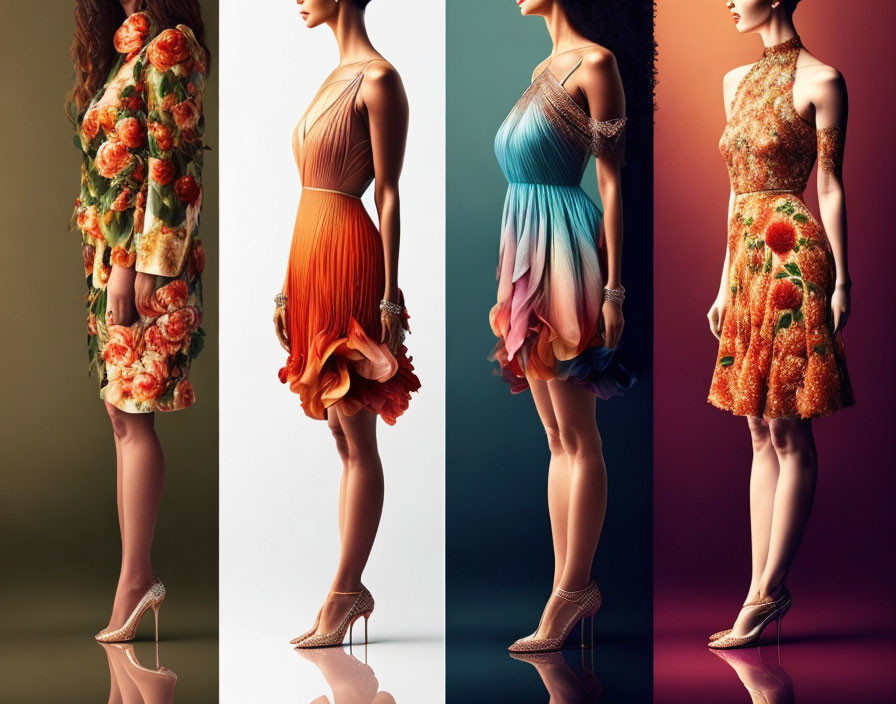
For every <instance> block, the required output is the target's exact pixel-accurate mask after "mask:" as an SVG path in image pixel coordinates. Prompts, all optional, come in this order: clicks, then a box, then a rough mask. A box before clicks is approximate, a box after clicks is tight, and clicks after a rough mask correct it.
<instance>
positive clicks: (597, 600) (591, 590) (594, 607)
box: [508, 581, 602, 653]
mask: <svg viewBox="0 0 896 704" xmlns="http://www.w3.org/2000/svg"><path fill="white" fill-rule="evenodd" d="M554 596H556V597H559V598H560V599H565V600H566V601H570V602H572V603H574V604H576V605H577V606H578V609H577V610H576V613H575V614H574V615H573V617H572V618H571V619H570V620H569V622H568V623H567V624H566V626H565V627H564V628H563V631H562V633H561V634H560V635H559V636H557V637H556V638H533V636H534V635H535V633H537V632H538V629H536V630H535V633H533V634H532V635H530V636H526V637H525V638H520V639H519V640H518V641H516V642H515V643H514V644H513V645H511V646H510V647H509V648H508V650H509V651H510V652H511V653H544V652H549V651H552V650H561V649H562V648H563V644H564V643H565V642H566V639H567V638H568V637H569V634H570V633H571V632H572V629H573V628H575V626H576V624H580V626H581V628H580V630H581V634H582V647H583V648H584V647H585V622H586V621H587V619H589V618H590V619H591V647H593V646H594V617H595V616H596V615H597V611H598V609H600V605H601V602H602V599H601V595H600V590H599V589H598V588H597V585H596V584H595V583H594V582H593V581H592V582H591V583H590V584H589V585H588V586H587V587H585V588H584V589H580V590H579V591H576V592H568V591H566V590H565V589H560V588H559V587H558V588H557V591H555V592H554ZM539 625H540V624H539Z"/></svg>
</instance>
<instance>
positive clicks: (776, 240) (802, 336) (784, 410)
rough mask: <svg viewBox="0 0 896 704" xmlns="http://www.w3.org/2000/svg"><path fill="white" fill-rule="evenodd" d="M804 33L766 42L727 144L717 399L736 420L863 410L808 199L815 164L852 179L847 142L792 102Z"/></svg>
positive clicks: (823, 241) (824, 245)
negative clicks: (728, 193)
mask: <svg viewBox="0 0 896 704" xmlns="http://www.w3.org/2000/svg"><path fill="white" fill-rule="evenodd" d="M801 49H802V43H801V42H800V38H799V37H798V36H797V37H793V38H792V39H790V40H788V41H786V42H783V43H781V44H778V45H776V46H772V47H767V48H766V49H765V51H764V53H763V55H762V58H761V59H760V60H759V61H758V62H757V63H756V64H755V65H754V66H753V67H752V68H751V69H750V71H749V72H748V73H747V75H746V76H745V77H744V79H743V81H742V82H741V84H740V86H739V87H738V89H737V93H736V94H735V97H734V102H733V104H732V110H731V119H730V120H729V121H728V124H727V126H726V128H725V132H724V134H723V135H722V140H721V143H720V149H721V152H722V155H723V156H724V157H725V160H726V162H727V164H728V171H729V175H730V178H731V186H732V188H733V190H734V193H735V200H734V208H733V211H732V215H731V221H730V223H729V226H728V247H729V282H728V283H729V286H730V287H731V298H730V303H729V304H728V306H727V308H726V310H725V313H724V320H723V323H722V335H721V342H720V344H719V354H718V357H717V359H716V367H715V373H714V375H713V379H712V387H711V389H710V393H709V402H710V403H712V404H713V405H715V406H717V407H719V408H721V409H723V410H727V411H731V412H732V413H735V414H736V415H745V416H757V417H765V418H804V419H805V418H814V417H818V416H824V415H827V414H830V413H833V412H834V411H836V410H838V409H840V408H843V407H845V406H850V405H852V404H853V402H854V401H853V394H852V387H851V386H850V382H849V375H848V374H847V370H846V362H845V357H844V350H843V342H842V339H841V337H840V335H839V334H836V335H835V334H834V331H833V324H832V318H831V313H830V298H831V294H832V293H833V290H834V282H835V278H836V270H835V265H834V260H833V256H832V254H831V247H830V243H829V242H828V239H827V236H826V235H825V232H824V229H823V227H822V225H821V224H820V223H819V222H818V220H816V218H815V217H814V216H813V215H812V213H811V212H809V210H808V208H807V207H806V204H805V203H804V202H803V198H802V194H803V192H804V191H805V190H806V185H807V183H808V180H809V176H810V174H811V172H812V167H813V166H814V164H815V161H816V158H817V159H818V163H819V169H821V170H825V171H828V172H833V173H837V174H839V173H841V171H842V166H843V143H844V135H843V134H842V131H841V130H840V129H839V128H829V129H820V130H816V128H815V127H814V126H813V125H811V124H809V123H808V122H806V121H805V120H804V119H803V118H801V117H800V115H799V114H798V113H797V111H796V107H795V106H794V103H793V84H794V76H795V71H796V65H797V59H798V58H799V55H800V50H801Z"/></svg>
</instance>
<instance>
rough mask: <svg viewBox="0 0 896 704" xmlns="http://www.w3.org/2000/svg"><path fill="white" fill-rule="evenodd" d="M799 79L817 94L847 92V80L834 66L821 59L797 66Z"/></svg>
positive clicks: (841, 93)
mask: <svg viewBox="0 0 896 704" xmlns="http://www.w3.org/2000/svg"><path fill="white" fill-rule="evenodd" d="M797 80H798V81H800V82H801V83H803V84H805V85H806V87H807V88H808V89H809V90H810V91H811V92H812V93H813V94H815V95H819V96H825V95H828V96H831V97H837V96H840V95H845V94H846V80H845V79H844V78H843V74H842V73H840V71H838V70H837V69H835V68H834V67H833V66H828V65H827V64H823V63H821V62H820V61H814V62H812V63H808V62H807V64H806V65H805V66H797Z"/></svg>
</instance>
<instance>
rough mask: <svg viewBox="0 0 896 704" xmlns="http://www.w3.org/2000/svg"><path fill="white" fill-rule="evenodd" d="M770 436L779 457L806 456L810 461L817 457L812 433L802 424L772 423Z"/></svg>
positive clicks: (789, 422) (788, 422)
mask: <svg viewBox="0 0 896 704" xmlns="http://www.w3.org/2000/svg"><path fill="white" fill-rule="evenodd" d="M769 434H770V436H771V442H772V446H773V447H774V448H775V452H776V453H777V454H778V455H779V456H782V457H783V456H786V455H804V456H806V457H807V458H808V459H812V458H814V456H815V443H814V442H813V440H812V433H811V431H809V430H808V429H807V427H805V426H804V425H803V424H802V423H795V422H791V421H771V422H770V423H769Z"/></svg>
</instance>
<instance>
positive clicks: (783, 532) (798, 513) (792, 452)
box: [759, 420, 818, 596]
mask: <svg viewBox="0 0 896 704" xmlns="http://www.w3.org/2000/svg"><path fill="white" fill-rule="evenodd" d="M769 426H770V428H771V435H772V444H773V445H774V447H775V452H776V453H777V455H778V462H779V464H780V465H781V476H780V478H779V479H778V489H777V491H776V492H775V512H774V515H773V517H772V534H771V541H770V543H769V551H768V562H767V563H766V566H765V571H764V572H763V573H762V581H761V582H760V584H759V591H760V593H762V594H763V595H771V596H774V595H776V594H777V593H778V592H780V590H781V586H782V584H783V582H784V577H785V576H786V575H787V571H788V570H789V569H790V566H791V565H792V564H793V560H794V558H795V557H796V551H797V549H798V548H799V545H800V541H801V540H802V538H803V533H804V532H805V530H806V524H807V523H808V522H809V514H810V513H811V512H812V503H813V501H814V500H815V485H816V481H817V479H818V452H817V451H816V449H815V438H814V437H813V436H812V422H811V421H809V420H804V421H797V420H772V421H770V422H769Z"/></svg>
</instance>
